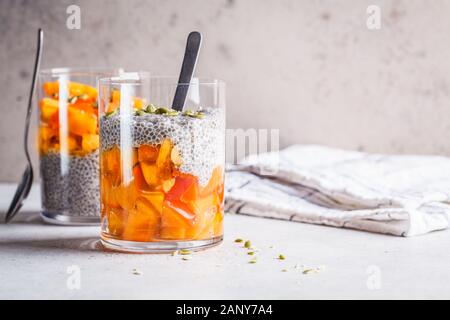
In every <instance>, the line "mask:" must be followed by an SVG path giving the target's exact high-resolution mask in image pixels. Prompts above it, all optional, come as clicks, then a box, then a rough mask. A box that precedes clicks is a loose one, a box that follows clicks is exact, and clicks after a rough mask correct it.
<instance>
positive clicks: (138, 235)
mask: <svg viewBox="0 0 450 320" xmlns="http://www.w3.org/2000/svg"><path fill="white" fill-rule="evenodd" d="M160 222H161V215H160V214H159V213H158V212H157V211H156V210H155V209H154V208H153V206H152V205H151V204H150V203H149V202H148V201H147V200H146V199H143V198H139V199H138V200H137V201H136V208H135V209H133V210H131V211H130V213H129V215H128V220H127V224H126V227H125V231H124V233H123V239H124V240H131V241H151V240H153V239H154V238H157V236H158V233H159V224H160Z"/></svg>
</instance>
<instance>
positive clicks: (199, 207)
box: [188, 193, 218, 215]
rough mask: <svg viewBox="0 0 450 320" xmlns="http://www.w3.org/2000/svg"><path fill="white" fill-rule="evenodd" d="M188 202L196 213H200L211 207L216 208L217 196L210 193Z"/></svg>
mask: <svg viewBox="0 0 450 320" xmlns="http://www.w3.org/2000/svg"><path fill="white" fill-rule="evenodd" d="M188 204H189V207H190V208H191V209H192V210H193V211H194V212H195V214H196V215H202V214H204V213H205V212H206V211H207V210H211V208H214V209H215V208H217V204H218V196H217V195H216V194H214V193H212V194H210V195H208V196H204V197H198V198H197V199H195V200H193V201H191V202H189V203H188Z"/></svg>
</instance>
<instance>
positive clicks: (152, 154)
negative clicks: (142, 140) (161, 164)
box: [138, 144, 158, 162]
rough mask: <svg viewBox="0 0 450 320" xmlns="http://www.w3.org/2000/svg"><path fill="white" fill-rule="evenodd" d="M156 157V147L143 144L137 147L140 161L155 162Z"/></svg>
mask: <svg viewBox="0 0 450 320" xmlns="http://www.w3.org/2000/svg"><path fill="white" fill-rule="evenodd" d="M157 157H158V148H157V147H154V146H151V145H148V144H143V145H141V146H139V148H138V159H139V161H141V162H155V161H156V158H157Z"/></svg>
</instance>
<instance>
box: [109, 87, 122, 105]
mask: <svg viewBox="0 0 450 320" xmlns="http://www.w3.org/2000/svg"><path fill="white" fill-rule="evenodd" d="M111 102H112V103H114V104H117V105H119V104H120V91H119V90H112V91H111Z"/></svg>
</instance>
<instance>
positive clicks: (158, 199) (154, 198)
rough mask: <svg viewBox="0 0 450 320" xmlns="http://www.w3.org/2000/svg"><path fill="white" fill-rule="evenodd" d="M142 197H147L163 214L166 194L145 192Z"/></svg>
mask: <svg viewBox="0 0 450 320" xmlns="http://www.w3.org/2000/svg"><path fill="white" fill-rule="evenodd" d="M141 197H143V198H145V199H146V200H147V201H148V202H149V203H150V204H151V205H152V206H153V208H154V209H155V210H156V211H157V212H159V214H162V209H163V203H164V194H163V193H162V192H157V191H152V192H143V193H141Z"/></svg>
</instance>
